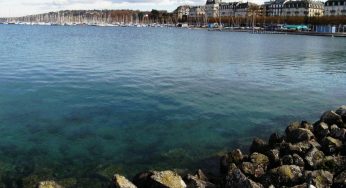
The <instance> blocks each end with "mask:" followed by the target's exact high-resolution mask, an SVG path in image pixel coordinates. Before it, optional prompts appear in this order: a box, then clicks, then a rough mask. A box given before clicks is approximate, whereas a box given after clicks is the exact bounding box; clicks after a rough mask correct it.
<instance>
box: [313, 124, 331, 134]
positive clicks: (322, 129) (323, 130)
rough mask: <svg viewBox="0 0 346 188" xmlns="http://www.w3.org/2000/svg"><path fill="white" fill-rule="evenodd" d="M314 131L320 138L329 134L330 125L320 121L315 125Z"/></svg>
mask: <svg viewBox="0 0 346 188" xmlns="http://www.w3.org/2000/svg"><path fill="white" fill-rule="evenodd" d="M314 133H315V135H316V136H317V137H318V138H324V137H326V136H328V135H329V126H328V125H327V123H324V122H319V123H317V124H315V126H314Z"/></svg>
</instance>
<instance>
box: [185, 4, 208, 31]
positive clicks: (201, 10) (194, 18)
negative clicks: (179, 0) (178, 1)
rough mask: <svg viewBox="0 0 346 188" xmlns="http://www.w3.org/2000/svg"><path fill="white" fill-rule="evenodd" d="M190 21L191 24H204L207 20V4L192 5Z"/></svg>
mask: <svg viewBox="0 0 346 188" xmlns="http://www.w3.org/2000/svg"><path fill="white" fill-rule="evenodd" d="M188 22H189V24H191V25H196V26H203V25H205V22H206V11H205V6H192V7H190V11H189V16H188Z"/></svg>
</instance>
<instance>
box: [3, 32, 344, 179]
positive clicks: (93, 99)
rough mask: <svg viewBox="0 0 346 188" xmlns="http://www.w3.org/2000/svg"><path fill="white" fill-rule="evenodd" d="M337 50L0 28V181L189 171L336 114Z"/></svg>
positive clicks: (340, 60) (200, 35)
mask: <svg viewBox="0 0 346 188" xmlns="http://www.w3.org/2000/svg"><path fill="white" fill-rule="evenodd" d="M345 48H346V39H344V38H329V37H310V36H290V35H252V34H248V33H223V32H208V31H200V30H183V29H168V28H97V27H47V26H16V25H6V26H5V25H0V164H2V165H0V175H3V176H10V179H11V177H12V176H14V177H16V178H23V177H27V176H30V175H31V176H32V175H33V174H35V175H37V176H38V177H44V178H51V177H53V178H56V179H61V178H69V177H78V178H77V179H78V182H80V183H85V182H86V181H87V180H86V179H93V178H94V179H95V178H96V179H100V178H99V177H100V176H106V177H108V176H111V175H112V174H113V173H115V172H120V173H124V174H128V175H133V173H134V172H138V171H141V170H144V169H167V168H197V167H200V166H201V165H203V164H201V162H200V161H201V160H203V159H206V158H209V157H211V156H215V155H216V154H218V153H219V152H222V151H227V150H230V149H231V148H234V147H242V146H244V145H247V144H249V142H251V139H252V138H253V137H255V136H259V137H266V136H267V135H268V134H269V133H270V132H272V131H282V130H283V128H284V127H285V126H286V125H287V124H288V123H289V122H291V121H294V120H302V119H306V120H310V121H313V120H317V119H318V117H319V115H320V114H321V113H322V112H323V111H324V110H327V109H333V108H336V107H337V106H339V105H341V104H345V103H346V101H345V99H346V92H345V91H346V84H345V82H346V61H345V60H346V53H345ZM95 173H96V174H97V175H95ZM100 174H101V175H100ZM12 179H13V178H12ZM101 179H102V178H101ZM27 181H28V180H27ZM94 181H95V180H94ZM24 182H25V181H24ZM88 185H89V184H88Z"/></svg>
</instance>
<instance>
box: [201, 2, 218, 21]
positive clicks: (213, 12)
mask: <svg viewBox="0 0 346 188" xmlns="http://www.w3.org/2000/svg"><path fill="white" fill-rule="evenodd" d="M220 3H221V0H207V2H206V5H205V10H206V14H207V17H208V18H217V17H219V16H220V9H219V8H220V7H219V6H220Z"/></svg>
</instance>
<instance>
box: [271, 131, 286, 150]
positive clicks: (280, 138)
mask: <svg viewBox="0 0 346 188" xmlns="http://www.w3.org/2000/svg"><path fill="white" fill-rule="evenodd" d="M283 141H284V138H283V136H280V135H279V134H278V133H273V134H271V135H270V137H269V141H268V142H269V145H270V146H272V147H274V146H275V145H276V144H280V143H282V142H283Z"/></svg>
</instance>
